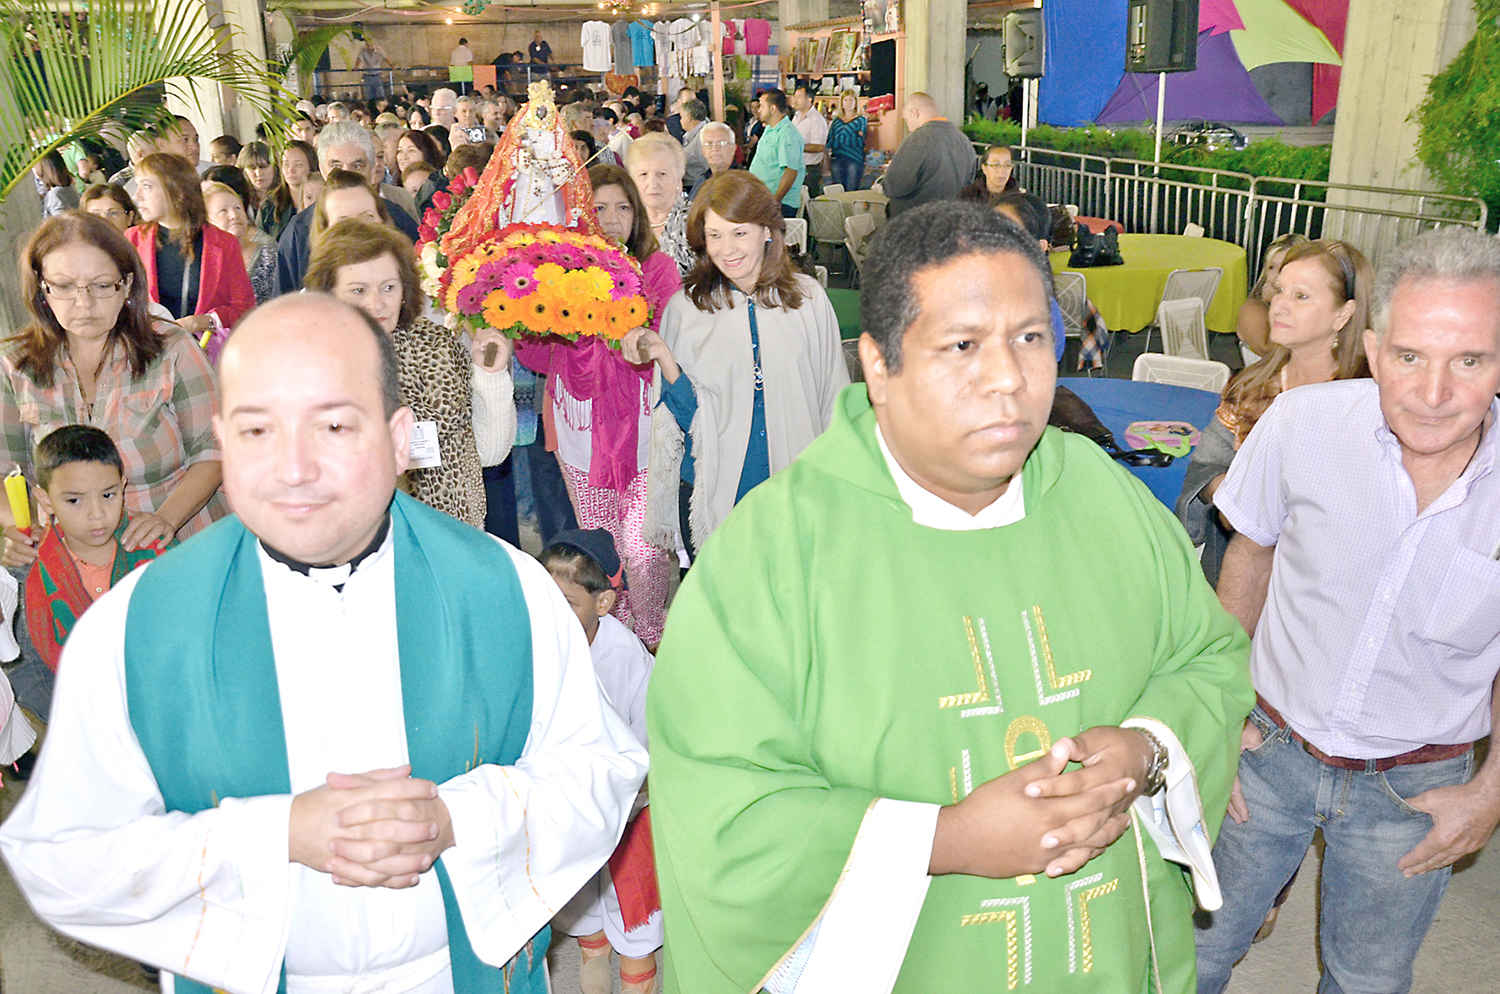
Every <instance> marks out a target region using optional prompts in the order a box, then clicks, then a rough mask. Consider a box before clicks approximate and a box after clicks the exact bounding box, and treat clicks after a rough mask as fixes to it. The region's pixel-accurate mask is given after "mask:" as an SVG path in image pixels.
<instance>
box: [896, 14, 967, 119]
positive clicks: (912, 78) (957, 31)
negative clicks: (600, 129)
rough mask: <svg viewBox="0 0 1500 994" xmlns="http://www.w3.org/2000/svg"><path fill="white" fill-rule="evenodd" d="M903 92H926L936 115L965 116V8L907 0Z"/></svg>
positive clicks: (961, 117)
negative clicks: (904, 85) (933, 102)
mask: <svg viewBox="0 0 1500 994" xmlns="http://www.w3.org/2000/svg"><path fill="white" fill-rule="evenodd" d="M904 10H905V15H906V24H905V30H906V92H907V93H926V94H927V95H928V96H930V97H932V99H933V100H935V101H936V102H937V106H938V113H940V114H942V115H943V116H944V117H946V118H948V119H949V120H951V121H962V120H963V117H964V59H965V57H966V55H967V54H968V53H967V52H965V51H964V39H965V35H966V25H967V21H968V10H967V7H966V5H964V4H961V3H955V2H954V0H907V2H906V4H905V5H904Z"/></svg>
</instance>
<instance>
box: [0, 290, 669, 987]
mask: <svg viewBox="0 0 1500 994" xmlns="http://www.w3.org/2000/svg"><path fill="white" fill-rule="evenodd" d="M220 376H221V395H222V404H223V407H222V410H221V412H220V414H219V416H218V417H216V418H215V425H214V426H215V431H216V433H217V434H218V436H219V441H220V444H221V446H222V448H223V453H224V488H225V490H226V491H227V493H228V495H229V497H230V500H231V502H232V503H233V506H234V509H235V512H236V517H233V518H229V519H226V520H225V521H223V522H220V523H219V524H218V525H216V526H215V527H213V528H211V529H208V530H207V531H205V532H204V533H202V534H200V535H199V536H197V537H195V538H194V539H193V540H192V541H190V542H187V543H185V544H184V545H183V546H181V547H180V548H178V549H176V550H173V551H172V552H171V553H169V554H168V555H166V556H164V557H163V558H161V559H159V560H157V561H156V562H155V563H153V564H152V565H151V566H149V567H148V568H146V569H142V570H137V571H136V572H135V573H132V574H131V575H130V576H129V577H127V578H126V579H125V580H123V581H121V582H120V583H119V584H118V585H117V586H116V587H115V588H114V590H112V591H111V592H110V593H109V594H107V595H106V596H105V597H103V598H102V599H101V600H100V601H99V602H98V603H97V604H95V605H94V606H93V607H92V608H90V610H89V611H88V613H87V614H86V615H85V616H84V617H83V618H82V619H81V620H80V622H79V625H78V627H77V628H76V629H75V630H74V632H73V635H72V637H71V638H70V639H69V641H68V645H67V649H66V651H65V652H64V654H63V657H62V663H61V666H60V667H59V674H58V677H59V679H58V687H57V696H56V700H55V703H54V706H53V714H52V719H53V720H52V724H51V726H50V728H49V732H48V736H47V743H46V746H45V749H44V751H43V754H42V757H41V759H40V761H39V763H38V764H37V768H36V772H35V775H34V778H33V779H32V781H31V783H30V784H29V786H28V787H27V789H26V793H25V795H24V797H23V798H22V800H21V802H20V804H19V805H18V807H17V808H16V811H15V813H14V814H13V815H12V816H11V818H10V819H9V820H8V821H7V822H6V823H5V825H4V827H3V829H0V850H3V853H4V856H5V859H6V861H7V862H8V864H9V866H10V870H11V873H12V874H13V875H14V877H15V879H16V881H17V883H18V884H19V885H20V887H21V889H22V891H23V892H24V893H25V895H26V897H27V899H28V901H30V903H31V906H32V908H33V909H34V910H35V911H36V912H37V914H38V915H40V916H41V917H42V918H43V919H45V920H46V921H48V922H49V923H51V924H52V925H53V926H54V927H56V928H57V929H59V930H60V931H62V932H65V933H67V934H68V935H71V936H73V937H75V938H77V939H81V940H83V941H84V942H88V943H92V944H94V945H97V946H101V947H104V948H106V949H110V950H113V951H115V952H118V953H121V954H123V955H126V956H129V957H132V958H134V959H137V960H141V961H144V962H146V963H151V964H155V965H157V966H159V967H160V968H161V969H162V981H163V983H162V986H163V989H164V990H166V991H169V992H170V991H174V990H175V991H176V992H178V994H182V992H188V991H192V992H195V994H196V992H207V991H208V990H210V989H215V988H217V989H221V990H224V991H228V992H232V994H239V992H245V994H270V992H273V991H286V992H290V994H302V992H305V994H311V992H314V991H330V990H338V991H358V992H365V991H371V992H373V991H380V992H382V994H401V992H415V994H451V992H454V991H457V992H461V994H488V992H491V991H493V992H497V994H498V992H501V991H507V992H516V994H520V992H542V991H545V990H546V989H547V977H546V962H545V958H544V955H545V953H546V947H547V932H546V926H547V922H548V921H549V920H550V919H551V917H552V915H553V914H554V913H555V912H556V911H557V909H559V908H561V907H562V906H563V905H564V904H566V903H567V901H568V900H569V899H570V898H571V897H572V896H573V894H574V893H575V892H576V891H577V890H578V888H579V887H580V886H581V885H582V884H583V883H584V882H585V881H587V880H588V879H589V878H590V877H591V876H592V875H593V874H594V872H595V871H596V870H597V869H598V868H599V867H600V866H601V865H602V864H603V863H604V861H605V860H606V859H607V858H608V856H609V854H610V852H611V851H612V850H613V849H614V846H615V843H616V841H617V840H618V838H619V837H620V833H621V831H622V830H623V828H624V826H625V822H626V819H627V817H628V816H629V814H630V808H631V802H632V800H633V798H634V797H635V794H636V792H637V790H638V788H639V786H640V783H641V780H642V778H643V777H644V775H645V772H646V755H645V751H644V750H643V749H642V748H641V747H640V746H639V745H638V744H637V743H636V740H635V739H634V737H633V736H632V735H631V734H630V731H629V729H628V728H626V726H625V724H624V722H623V721H622V720H621V719H620V718H619V717H618V716H617V715H616V714H615V713H614V712H613V711H612V710H611V709H610V708H609V707H608V706H606V705H605V704H604V702H603V701H602V699H601V697H600V692H599V690H598V686H597V683H596V681H595V679H594V675H593V668H592V665H591V663H590V659H589V649H588V645H587V643H586V641H585V639H584V635H583V631H582V629H581V628H580V627H579V625H578V622H577V620H576V618H575V617H574V616H573V614H572V612H571V610H570V609H569V607H568V605H567V602H566V601H564V600H563V598H562V596H561V594H560V593H559V591H558V589H557V586H556V584H554V583H553V582H552V580H551V578H550V577H549V576H548V575H547V573H546V571H545V570H543V569H542V568H541V567H540V566H539V565H538V564H537V563H535V562H534V561H532V560H531V559H530V558H529V557H528V556H526V555H524V554H523V553H521V552H519V551H517V550H516V549H514V548H511V547H510V546H507V545H505V544H503V543H501V542H499V541H498V540H496V539H492V538H490V537H489V536H486V535H485V534H484V533H482V532H480V531H478V530H476V529H473V528H470V527H469V526H467V525H464V524H462V523H461V522H458V521H455V520H454V519H452V518H449V517H447V516H446V515H443V514H441V513H438V512H435V511H432V510H431V509H429V508H427V507H425V506H424V505H422V504H419V503H417V502H415V501H412V500H410V499H408V498H406V497H405V496H404V495H401V494H397V493H395V489H396V479H397V476H398V474H399V473H400V472H401V471H402V470H403V469H404V468H405V466H406V462H407V453H408V449H409V445H410V436H411V428H412V414H411V411H410V410H409V409H408V408H406V407H404V406H401V404H400V399H399V386H398V381H397V379H396V374H395V358H394V354H393V353H392V351H391V348H390V344H389V339H388V338H387V337H386V336H385V335H384V334H383V333H382V332H381V331H380V330H379V328H378V327H376V326H374V325H373V324H371V323H370V322H369V320H368V319H367V318H365V317H364V315H363V314H361V313H360V312H358V311H356V310H355V309H353V308H350V307H347V306H345V305H343V304H341V303H339V302H338V301H335V300H334V299H333V298H331V297H322V296H319V295H313V294H301V295H298V296H293V297H284V298H281V299H280V300H277V301H275V302H273V303H271V304H269V305H267V306H266V307H263V308H261V309H260V310H258V311H256V312H255V313H254V314H252V315H251V316H249V317H248V318H247V319H246V320H245V321H244V322H243V323H242V324H241V325H240V327H239V328H237V329H236V332H235V335H234V337H233V338H232V339H231V340H230V341H229V344H228V345H227V346H226V348H225V351H224V355H223V358H222V359H221V363H220Z"/></svg>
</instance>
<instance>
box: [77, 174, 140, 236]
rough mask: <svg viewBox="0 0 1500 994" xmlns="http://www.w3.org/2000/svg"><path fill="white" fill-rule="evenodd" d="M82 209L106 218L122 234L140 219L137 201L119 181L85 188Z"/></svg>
mask: <svg viewBox="0 0 1500 994" xmlns="http://www.w3.org/2000/svg"><path fill="white" fill-rule="evenodd" d="M80 209H81V210H83V211H85V212H86V213H89V214H93V215H94V216H95V217H102V218H104V220H106V221H108V222H109V223H110V224H112V225H114V226H115V230H117V231H118V232H119V233H120V234H122V235H123V234H125V232H126V231H127V230H128V229H129V228H130V227H131V226H132V225H134V224H135V223H136V222H137V221H139V220H140V214H138V213H137V212H136V209H135V201H134V200H131V199H130V194H129V193H126V192H125V188H124V187H123V186H121V185H120V184H119V183H98V184H95V185H94V186H91V187H89V188H88V189H87V190H84V191H83V203H82V205H81V207H80Z"/></svg>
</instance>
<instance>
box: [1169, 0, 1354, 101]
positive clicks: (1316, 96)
mask: <svg viewBox="0 0 1500 994" xmlns="http://www.w3.org/2000/svg"><path fill="white" fill-rule="evenodd" d="M1286 4H1287V6H1288V7H1291V8H1292V9H1293V10H1295V11H1296V12H1297V13H1299V14H1301V15H1302V16H1303V17H1305V18H1307V21H1308V23H1309V24H1311V25H1312V26H1313V27H1315V28H1317V29H1318V30H1319V31H1321V32H1323V33H1324V34H1325V35H1327V36H1328V41H1329V42H1330V43H1331V44H1332V45H1333V50H1334V51H1336V52H1338V53H1339V55H1343V54H1344V28H1345V26H1346V25H1347V24H1348V22H1349V0H1286ZM1199 20H1200V21H1201V20H1202V14H1201V8H1200V14H1199ZM1340 72H1341V69H1340V67H1339V66H1328V65H1321V64H1319V65H1314V66H1313V94H1312V119H1313V123H1314V124H1317V123H1318V122H1319V121H1321V120H1322V119H1323V115H1324V114H1327V113H1328V112H1329V111H1330V110H1332V109H1333V108H1334V107H1336V106H1337V105H1338V102H1339V73H1340Z"/></svg>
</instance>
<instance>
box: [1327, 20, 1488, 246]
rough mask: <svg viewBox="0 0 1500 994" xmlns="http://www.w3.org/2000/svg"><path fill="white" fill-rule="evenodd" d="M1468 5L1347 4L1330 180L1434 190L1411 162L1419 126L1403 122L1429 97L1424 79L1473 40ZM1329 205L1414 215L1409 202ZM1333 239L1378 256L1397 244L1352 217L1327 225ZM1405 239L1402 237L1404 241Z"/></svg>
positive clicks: (1338, 198)
mask: <svg viewBox="0 0 1500 994" xmlns="http://www.w3.org/2000/svg"><path fill="white" fill-rule="evenodd" d="M1474 28H1475V21H1474V7H1473V2H1472V0H1351V2H1350V4H1349V26H1348V30H1347V32H1346V34H1345V38H1344V56H1343V57H1344V69H1343V73H1342V76H1341V80H1340V83H1339V101H1338V123H1337V125H1336V126H1335V128H1334V135H1333V157H1332V162H1331V164H1330V167H1329V177H1328V178H1329V180H1330V181H1332V182H1334V183H1348V184H1351V185H1354V186H1373V187H1385V188H1392V189H1403V190H1431V189H1434V184H1433V183H1432V180H1431V178H1430V177H1429V176H1428V175H1427V171H1426V170H1425V169H1423V168H1422V166H1421V164H1420V163H1419V162H1418V161H1417V158H1416V143H1417V131H1418V129H1417V125H1416V123H1415V122H1412V121H1409V120H1408V119H1407V118H1408V117H1409V116H1410V114H1411V112H1412V111H1413V110H1415V109H1416V107H1417V105H1418V104H1420V103H1421V102H1422V100H1423V99H1424V98H1425V97H1426V95H1427V80H1428V78H1429V77H1431V76H1433V75H1435V74H1436V73H1439V72H1441V71H1442V70H1443V68H1444V67H1445V66H1447V65H1448V63H1449V62H1450V61H1452V59H1453V57H1454V56H1455V55H1457V54H1458V52H1459V50H1460V49H1461V48H1462V47H1463V46H1464V45H1465V44H1466V43H1467V42H1468V40H1469V39H1470V38H1471V37H1473V35H1474ZM1329 202H1330V203H1346V204H1351V205H1357V206H1369V207H1379V208H1385V209H1390V210H1401V211H1411V210H1413V209H1414V208H1415V205H1416V201H1415V199H1414V198H1411V197H1395V196H1391V195H1388V194H1365V193H1353V192H1343V191H1333V192H1331V193H1330V196H1329ZM1325 227H1326V228H1330V229H1332V230H1331V231H1325V234H1330V235H1331V236H1332V237H1338V236H1339V235H1340V234H1343V235H1345V236H1346V237H1348V238H1350V240H1353V241H1355V242H1356V244H1358V245H1359V248H1360V249H1361V250H1362V251H1365V252H1366V253H1375V254H1377V255H1378V253H1380V252H1381V251H1383V250H1384V249H1386V248H1388V247H1389V245H1390V244H1392V243H1393V242H1394V240H1395V233H1394V232H1395V226H1394V225H1390V224H1387V225H1382V226H1381V228H1380V231H1379V233H1378V234H1372V233H1369V229H1370V225H1369V224H1368V222H1367V224H1366V225H1365V227H1364V229H1360V228H1357V227H1356V226H1355V223H1354V218H1352V217H1349V218H1344V219H1335V218H1330V224H1328V225H1326V226H1325ZM1402 237H1404V234H1403V236H1402Z"/></svg>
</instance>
